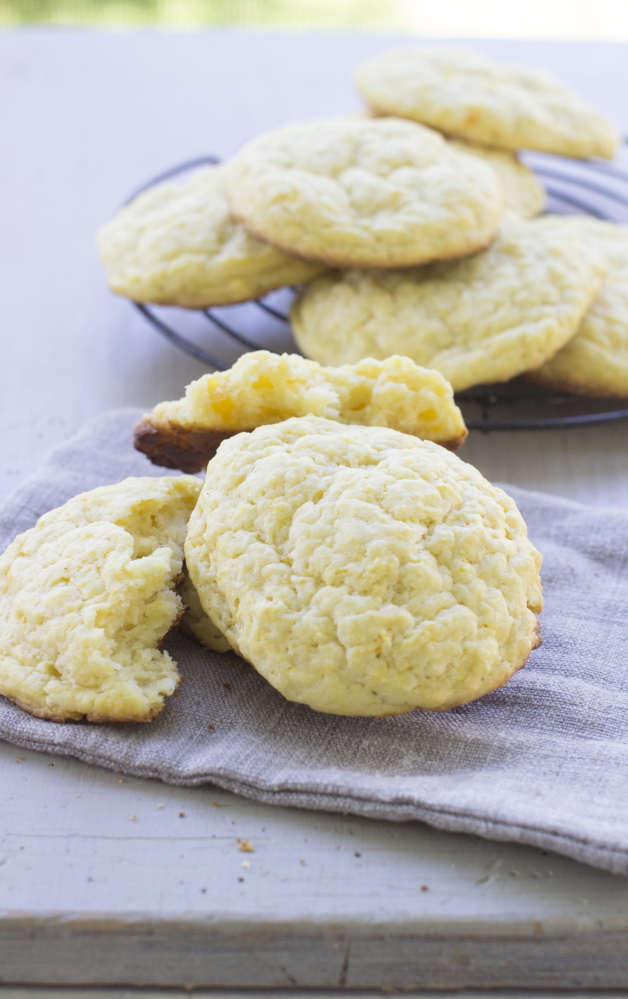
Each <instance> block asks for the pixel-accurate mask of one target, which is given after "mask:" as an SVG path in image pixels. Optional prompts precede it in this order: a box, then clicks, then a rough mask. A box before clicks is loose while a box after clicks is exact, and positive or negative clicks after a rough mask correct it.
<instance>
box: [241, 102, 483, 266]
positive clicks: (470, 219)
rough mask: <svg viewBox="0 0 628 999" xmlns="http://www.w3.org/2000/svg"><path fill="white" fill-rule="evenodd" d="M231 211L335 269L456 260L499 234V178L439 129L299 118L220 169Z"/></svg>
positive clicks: (291, 249)
mask: <svg viewBox="0 0 628 999" xmlns="http://www.w3.org/2000/svg"><path fill="white" fill-rule="evenodd" d="M225 170H226V173H225V185H226V189H227V193H228V195H229V198H230V200H231V205H232V208H233V211H234V214H235V215H236V216H237V217H238V218H239V219H241V220H242V221H243V222H244V224H245V225H246V227H247V229H249V231H250V232H252V233H253V234H254V235H256V236H258V237H260V238H261V239H266V240H268V241H269V242H271V243H274V244H275V245H276V246H278V247H280V249H282V250H284V251H286V252H287V253H297V254H299V255H301V256H303V257H307V258H309V259H312V260H321V261H323V262H325V263H327V264H330V265H333V266H338V267H351V266H356V267H405V266H410V265H412V264H421V263H425V262H426V261H428V260H435V259H446V258H449V257H459V256H462V255H464V254H466V253H471V252H472V251H473V250H475V249H478V248H479V247H481V246H486V245H487V243H489V242H490V240H491V239H492V238H493V236H494V235H495V232H496V230H497V226H498V220H499V215H500V210H501V192H500V188H499V182H498V181H497V178H496V177H495V174H494V172H493V171H491V170H490V169H489V168H488V167H487V165H486V164H484V163H481V162H480V161H479V160H478V159H477V157H473V156H468V155H467V154H465V153H463V152H461V151H460V150H459V149H456V148H454V147H452V146H450V145H449V144H448V143H447V142H445V140H444V139H443V138H442V136H440V135H439V134H438V133H437V132H434V131H432V130H431V129H427V128H424V127H422V126H419V125H416V124H414V123H413V122H408V121H401V120H399V119H395V118H381V119H369V118H349V117H347V118H337V119H328V120H324V121H311V122H300V123H295V124H291V125H286V126H284V127H283V128H279V129H277V130H276V131H273V132H268V133H267V134H265V135H260V136H258V137H257V138H255V139H252V140H251V141H250V142H248V143H247V144H246V145H245V146H244V147H243V148H242V149H241V150H240V152H239V153H237V155H236V156H235V157H234V159H232V160H231V161H230V163H229V164H228V165H227V166H226V167H225Z"/></svg>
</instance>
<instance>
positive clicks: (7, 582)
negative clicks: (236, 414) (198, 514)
mask: <svg viewBox="0 0 628 999" xmlns="http://www.w3.org/2000/svg"><path fill="white" fill-rule="evenodd" d="M200 488H201V483H200V482H199V481H198V480H197V479H195V478H193V477H191V476H168V477H163V478H152V477H145V478H128V479H125V480H124V481H123V482H120V483H117V484H115V485H110V486H103V487H100V488H98V489H93V490H91V491H90V492H85V493H81V494H80V495H78V496H75V497H74V498H73V499H71V500H69V501H68V502H67V503H65V504H64V505H63V506H61V507H59V508H57V509H55V510H51V511H50V512H49V513H46V514H44V516H43V517H41V518H40V519H39V521H38V522H37V524H36V525H35V527H33V528H31V529H30V530H28V531H25V532H24V533H23V534H20V535H19V536H18V537H17V538H16V539H15V540H14V541H13V542H12V543H11V544H10V545H9V547H8V548H7V550H6V552H5V553H4V555H2V556H1V557H0V694H3V695H4V696H5V697H7V698H9V699H10V700H12V701H14V702H15V703H16V704H18V705H19V706H20V707H21V708H24V710H26V711H28V712H29V713H30V714H32V715H36V716H37V717H39V718H47V719H52V720H54V721H78V720H79V719H82V718H86V719H87V720H88V721H91V722H145V721H150V720H151V719H152V718H154V717H155V716H156V715H157V714H159V712H160V711H161V709H162V708H163V706H164V703H165V699H166V697H168V696H169V695H170V694H172V693H173V692H174V690H175V688H176V686H177V684H178V683H179V679H180V677H179V672H178V670H177V667H176V663H175V662H174V661H173V660H172V658H171V657H170V655H169V654H168V653H167V652H165V651H163V650H162V649H160V647H159V646H160V643H161V642H162V641H163V639H164V638H165V636H166V634H167V633H168V631H169V630H170V629H171V628H172V627H173V625H174V624H176V622H177V620H178V619H179V617H180V616H181V615H182V613H183V611H184V604H183V601H182V600H181V598H180V597H179V596H178V595H177V593H176V592H175V586H176V584H177V582H178V580H179V578H180V576H181V569H182V563H183V544H184V541H185V534H186V530H187V524H188V520H189V517H190V514H191V513H192V510H193V509H194V506H195V504H196V500H197V498H198V495H199V492H200Z"/></svg>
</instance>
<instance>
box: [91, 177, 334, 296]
mask: <svg viewBox="0 0 628 999" xmlns="http://www.w3.org/2000/svg"><path fill="white" fill-rule="evenodd" d="M224 170H225V168H224V167H211V168H209V169H204V170H199V171H198V172H197V173H195V174H194V175H193V176H192V177H191V178H189V179H188V180H187V181H186V182H185V183H183V184H174V183H173V182H172V181H167V182H165V183H161V184H156V185H155V186H154V187H151V188H150V189H149V190H148V191H145V192H143V193H142V194H140V195H138V197H137V198H135V199H134V201H132V202H131V204H130V205H127V206H126V207H125V208H123V209H122V210H121V211H120V212H119V213H118V215H117V216H116V217H115V218H114V219H113V221H111V222H109V223H107V225H105V226H103V228H102V229H101V230H100V232H99V233H98V246H99V249H100V255H101V257H102V261H103V264H104V266H105V270H106V272H107V277H108V280H109V284H110V285H111V287H112V289H113V290H114V291H116V292H118V294H120V295H126V296H127V297H128V298H132V299H133V300H134V301H136V302H154V303H157V304H161V305H179V306H183V307H185V308H188V309H203V308H208V307H209V306H212V305H228V304H230V303H233V302H243V301H246V300H248V299H251V298H258V297H259V296H260V295H265V294H266V293H267V292H269V291H272V290H273V289H274V288H280V287H282V286H283V285H291V284H300V283H301V282H302V281H309V280H310V278H312V277H314V276H315V275H317V274H320V273H321V271H322V270H324V266H321V265H320V264H314V263H312V262H311V261H306V260H298V259H297V258H295V257H289V256H287V255H286V254H285V253H282V252H281V251H280V250H278V249H277V248H276V247H274V246H270V245H269V244H268V243H263V242H262V241H261V240H259V239H255V237H254V236H251V235H249V233H248V232H247V231H246V229H244V227H243V226H242V225H241V224H240V223H239V222H237V221H236V219H234V217H233V216H232V214H231V209H230V208H229V202H228V201H227V198H226V196H225V193H224V190H223V177H224Z"/></svg>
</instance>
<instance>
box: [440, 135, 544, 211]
mask: <svg viewBox="0 0 628 999" xmlns="http://www.w3.org/2000/svg"><path fill="white" fill-rule="evenodd" d="M451 145H453V146H455V147H456V148H457V149H460V150H461V151H462V152H463V153H468V154H469V155H470V156H477V157H478V158H479V159H481V160H484V162H485V163H488V165H489V166H490V167H492V168H493V170H494V171H495V173H496V174H497V177H498V178H499V182H500V184H501V189H502V201H503V212H504V214H505V215H514V216H516V217H517V218H522V219H531V218H533V217H534V216H535V215H539V214H540V212H542V211H543V208H544V206H545V189H544V188H543V186H542V185H541V184H540V183H539V181H538V180H537V178H536V174H535V173H534V170H531V169H530V167H527V166H526V165H525V164H524V163H522V162H521V160H520V159H518V157H517V155H516V154H515V153H512V152H509V151H508V150H505V149H491V148H489V147H488V146H474V145H472V144H471V143H470V142H458V141H456V140H454V139H452V140H451Z"/></svg>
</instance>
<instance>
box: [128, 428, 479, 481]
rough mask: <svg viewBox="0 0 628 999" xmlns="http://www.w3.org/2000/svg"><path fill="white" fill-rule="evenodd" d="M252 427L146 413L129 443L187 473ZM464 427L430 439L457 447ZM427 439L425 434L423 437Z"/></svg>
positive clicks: (452, 448) (449, 448)
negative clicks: (159, 419) (160, 419)
mask: <svg viewBox="0 0 628 999" xmlns="http://www.w3.org/2000/svg"><path fill="white" fill-rule="evenodd" d="M254 429H255V428H254V427H239V428H237V429H233V430H207V429H206V428H204V427H200V426H198V425H188V426H182V425H181V424H176V423H154V422H153V421H152V420H151V418H150V416H143V417H142V419H141V420H140V422H139V423H137V424H136V425H135V430H134V432H133V443H134V445H135V448H136V449H137V450H138V451H142V452H143V454H145V455H146V457H147V458H149V459H150V461H152V463H153V465H162V466H163V467H164V468H177V469H179V470H180V471H182V472H187V473H188V474H191V473H194V472H201V471H202V470H203V469H204V468H205V466H206V465H207V462H208V461H210V460H211V459H212V458H213V457H214V455H215V454H216V451H217V450H218V447H219V446H220V444H222V442H223V441H224V440H227V438H228V437H233V435H234V434H242V433H251V432H252V431H253V430H254ZM468 434H469V432H468V430H466V428H465V431H464V433H463V434H460V435H459V436H458V437H454V438H452V439H451V440H448V441H434V443H435V444H440V446H441V447H444V448H446V449H447V451H457V450H458V449H459V448H460V447H462V445H463V444H464V442H465V440H466V439H467V437H468ZM426 439H427V438H426Z"/></svg>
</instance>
